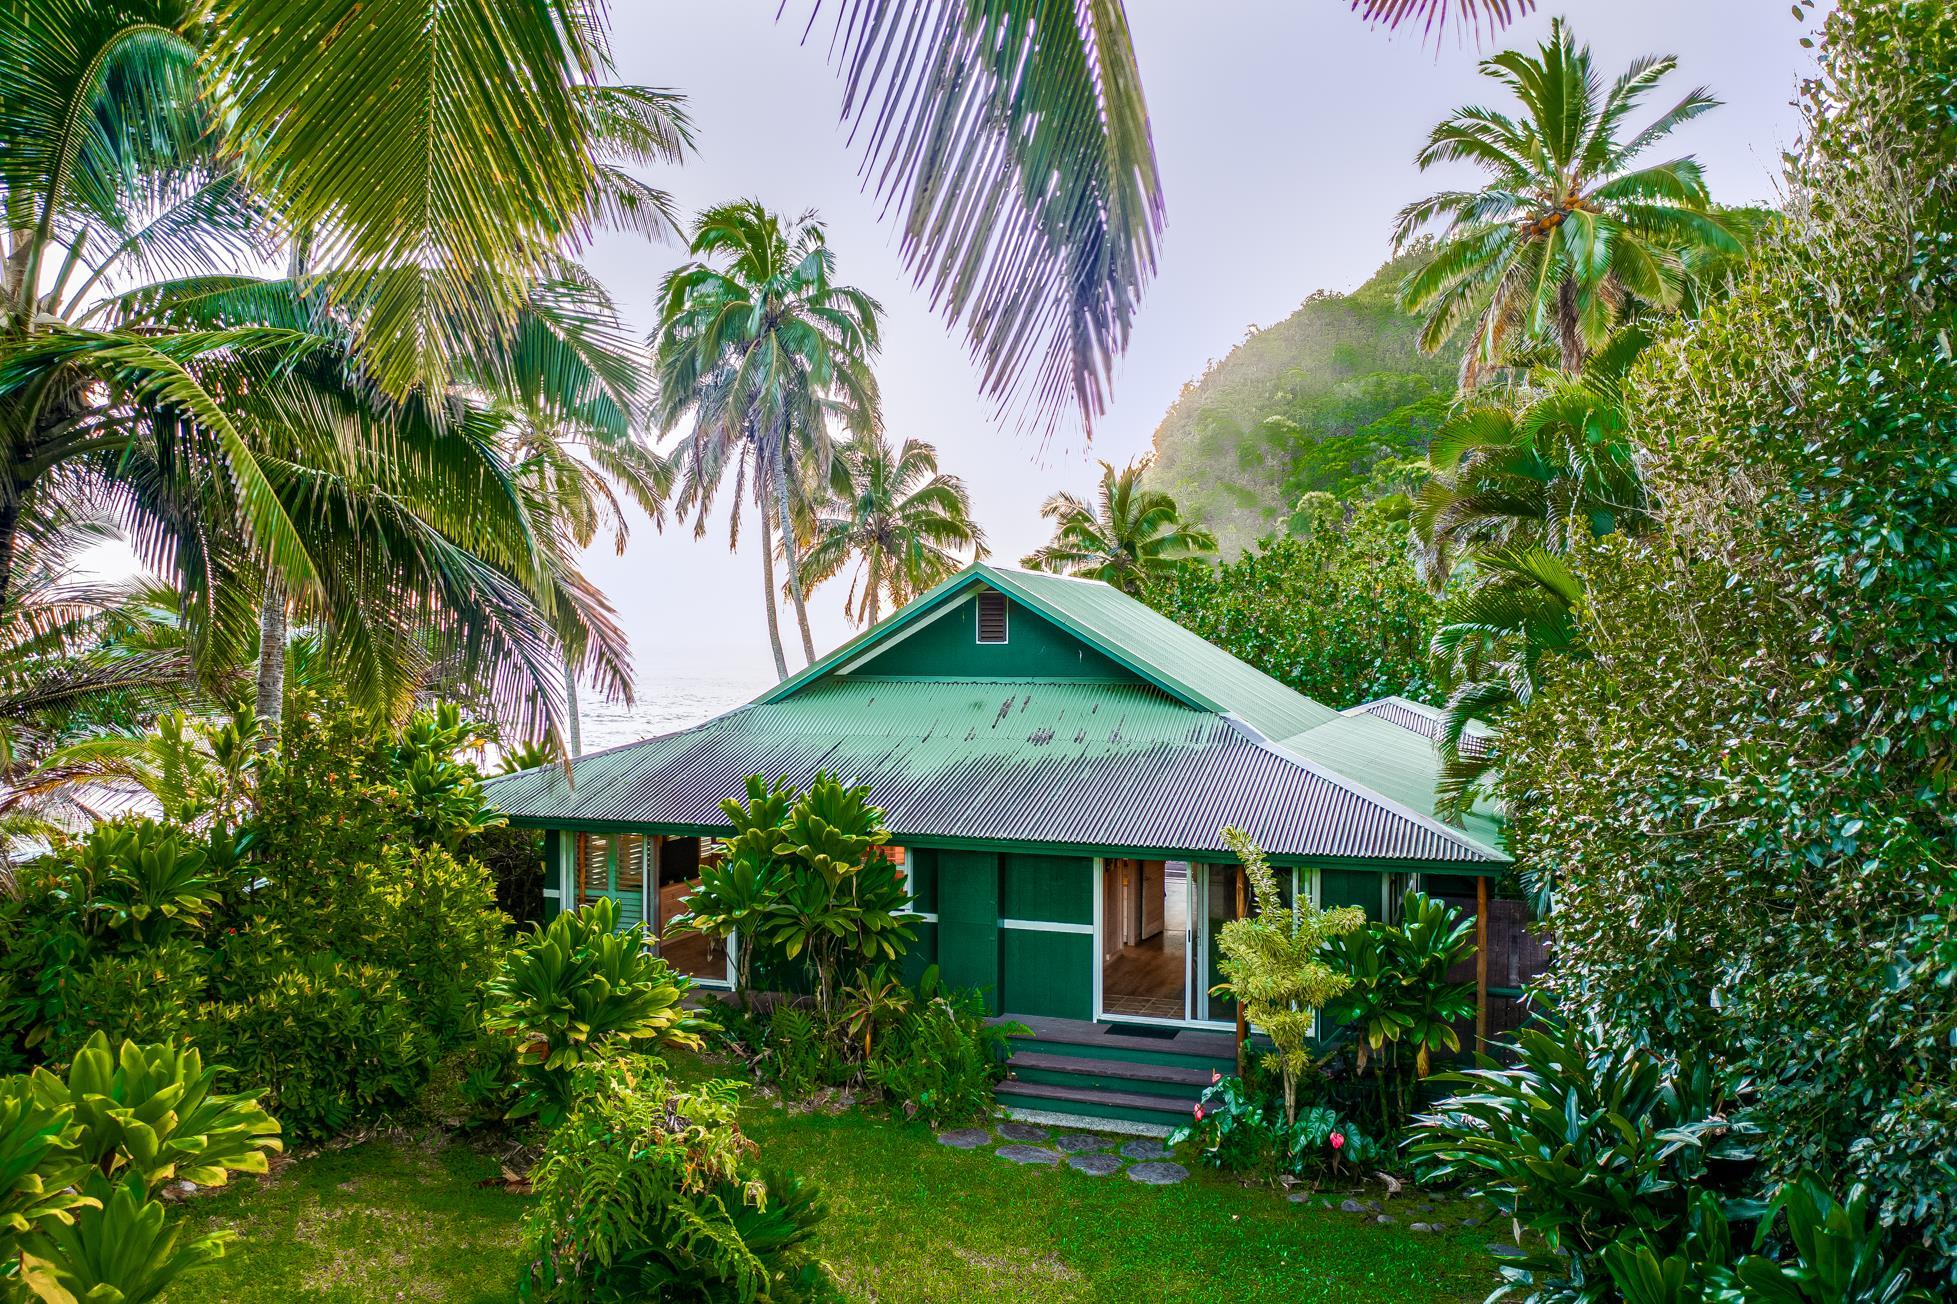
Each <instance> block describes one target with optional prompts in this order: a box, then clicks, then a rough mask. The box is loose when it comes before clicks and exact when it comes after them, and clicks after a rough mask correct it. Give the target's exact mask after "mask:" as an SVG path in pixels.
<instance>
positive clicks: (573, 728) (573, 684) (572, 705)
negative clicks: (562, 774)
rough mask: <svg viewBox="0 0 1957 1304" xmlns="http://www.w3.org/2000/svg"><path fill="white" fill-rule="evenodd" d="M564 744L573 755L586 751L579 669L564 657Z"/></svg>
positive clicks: (568, 658) (567, 657)
mask: <svg viewBox="0 0 1957 1304" xmlns="http://www.w3.org/2000/svg"><path fill="white" fill-rule="evenodd" d="M564 723H565V725H566V726H567V727H566V730H565V734H564V745H565V746H566V747H567V748H569V749H570V752H571V755H572V756H574V757H575V756H580V755H582V754H583V752H584V728H583V726H582V724H581V723H580V721H579V720H578V669H577V667H576V666H574V665H572V664H571V658H570V657H569V656H566V657H565V658H564Z"/></svg>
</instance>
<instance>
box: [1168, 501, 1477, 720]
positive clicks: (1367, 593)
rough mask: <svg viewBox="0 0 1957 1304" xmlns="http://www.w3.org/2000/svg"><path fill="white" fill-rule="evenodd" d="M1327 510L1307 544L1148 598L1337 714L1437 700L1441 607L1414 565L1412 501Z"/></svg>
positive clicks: (1252, 556) (1175, 579)
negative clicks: (1385, 700) (1435, 659)
mask: <svg viewBox="0 0 1957 1304" xmlns="http://www.w3.org/2000/svg"><path fill="white" fill-rule="evenodd" d="M1321 497H1322V496H1321ZM1324 506H1325V507H1326V508H1328V510H1327V511H1326V512H1325V513H1324V514H1323V515H1322V516H1321V517H1320V518H1318V519H1317V520H1315V521H1314V522H1313V524H1312V525H1311V526H1310V528H1309V530H1308V532H1306V533H1304V534H1302V535H1294V536H1291V537H1286V538H1276V539H1271V540H1268V541H1266V542H1265V543H1264V544H1262V545H1261V546H1260V547H1258V548H1256V549H1254V550H1251V551H1247V552H1245V553H1244V554H1243V555H1242V556H1241V557H1239V558H1237V559H1236V560H1234V561H1228V562H1224V563H1223V564H1222V565H1220V566H1217V567H1214V568H1208V567H1194V566H1191V567H1183V568H1181V569H1179V570H1178V571H1176V572H1175V573H1174V574H1171V575H1169V576H1167V577H1165V578H1163V579H1161V580H1159V581H1157V582H1156V583H1154V584H1151V585H1150V586H1149V588H1148V590H1147V591H1146V592H1145V593H1143V595H1142V597H1143V598H1144V600H1145V601H1147V602H1148V604H1149V605H1150V606H1152V607H1154V608H1155V609H1156V610H1157V611H1159V612H1161V613H1162V614H1163V615H1165V616H1167V617H1169V618H1170V619H1171V620H1173V621H1175V622H1176V623H1177V624H1179V625H1181V626H1183V627H1184V628H1185V629H1189V630H1192V631H1194V632H1195V633H1197V634H1200V635H1202V636H1203V637H1204V638H1206V639H1208V640H1209V641H1210V642H1212V643H1214V644H1216V645H1217V646H1218V647H1220V648H1223V649H1224V650H1225V651H1227V652H1229V653H1231V654H1232V655H1233V656H1236V657H1237V658H1239V659H1240V660H1243V661H1246V662H1248V663H1249V664H1251V665H1253V666H1256V667H1257V668H1258V669H1259V670H1262V671H1263V672H1264V673H1265V674H1267V675H1269V676H1271V677H1272V678H1273V679H1276V680H1278V681H1279V682H1280V683H1283V684H1285V685H1287V686H1289V687H1291V688H1295V689H1297V690H1298V691H1299V692H1301V693H1303V694H1305V696H1307V697H1311V698H1316V699H1317V700H1319V701H1321V702H1325V703H1327V704H1329V705H1332V706H1339V707H1344V706H1350V705H1353V704H1355V703H1358V702H1365V701H1370V700H1371V699H1373V698H1375V697H1382V696H1386V695H1388V694H1396V693H1397V694H1401V695H1404V696H1407V697H1412V698H1415V699H1426V698H1429V697H1431V696H1432V695H1433V693H1434V691H1435V686H1434V683H1433V680H1432V678H1431V677H1430V675H1429V671H1428V644H1429V642H1430V641H1431V640H1432V638H1433V634H1434V629H1435V621H1436V619H1437V613H1438V611H1439V603H1438V602H1437V601H1436V600H1435V598H1434V596H1433V595H1432V594H1431V593H1429V592H1428V590H1427V587H1426V586H1425V585H1424V584H1422V583H1421V581H1420V578H1419V576H1418V575H1416V574H1415V572H1414V568H1413V565H1412V563H1411V562H1410V561H1409V560H1408V558H1407V522H1406V507H1405V503H1404V501H1399V502H1396V501H1394V500H1391V499H1386V500H1380V501H1375V502H1366V503H1363V504H1362V505H1360V506H1358V507H1357V508H1356V509H1354V510H1353V511H1351V513H1350V514H1349V515H1348V514H1347V513H1346V511H1345V509H1344V508H1342V507H1340V506H1338V505H1337V504H1334V503H1330V502H1329V500H1326V501H1325V502H1324Z"/></svg>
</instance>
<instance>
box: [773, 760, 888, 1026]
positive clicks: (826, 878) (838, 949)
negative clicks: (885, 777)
mask: <svg viewBox="0 0 1957 1304" xmlns="http://www.w3.org/2000/svg"><path fill="white" fill-rule="evenodd" d="M780 837H781V840H780V842H779V843H777V844H776V846H775V855H776V856H777V857H778V858H779V864H780V866H781V878H780V881H779V882H778V884H777V886H776V890H775V893H774V896H773V898H772V900H771V901H770V903H769V905H768V910H767V917H766V920H765V922H764V923H763V925H762V927H761V930H760V936H761V939H762V940H763V941H765V942H767V943H768V944H769V945H770V946H773V947H775V948H778V949H779V951H780V953H781V955H782V957H783V958H784V959H787V960H794V959H796V958H797V957H799V956H801V955H803V954H804V953H806V954H807V956H808V961H809V965H810V967H811V968H812V969H814V971H815V982H816V1002H817V1004H818V1005H819V1006H820V1007H821V1009H822V1011H823V1013H824V1014H825V1015H827V1014H830V1013H832V1012H833V1010H834V1008H835V994H836V979H837V975H838V974H839V973H840V972H842V970H843V969H844V968H845V967H849V968H861V967H865V966H870V965H878V964H885V963H889V962H892V961H895V960H898V959H900V958H901V957H902V956H903V953H904V951H905V950H906V949H907V948H908V947H909V946H910V944H911V942H912V941H913V940H914V939H915V934H914V933H913V931H912V929H911V920H912V916H910V915H909V914H906V913H904V911H905V907H906V906H907V905H908V904H909V901H910V894H909V892H907V891H906V890H905V888H904V884H903V880H902V879H901V878H900V877H899V876H898V872H897V867H896V866H895V865H893V864H892V863H891V862H890V861H889V859H888V858H886V857H885V856H884V855H883V854H882V853H881V852H880V851H878V850H876V848H879V847H881V846H882V845H883V844H884V843H886V842H888V841H889V840H890V834H889V832H888V831H887V830H886V829H885V828H884V827H883V812H882V811H881V810H879V809H878V808H877V807H875V806H872V805H870V803H869V788H868V787H867V786H862V785H858V786H856V787H845V786H844V785H843V784H842V783H841V782H839V781H838V780H837V779H836V778H835V777H834V776H832V775H827V774H818V775H816V777H815V782H814V783H813V784H811V785H810V787H809V790H808V792H807V793H805V794H804V795H803V796H802V797H801V799H800V800H798V801H797V802H796V803H795V805H794V806H793V807H792V808H791V809H790V810H789V812H788V818H787V819H786V820H785V821H784V822H783V824H782V826H781V830H780Z"/></svg>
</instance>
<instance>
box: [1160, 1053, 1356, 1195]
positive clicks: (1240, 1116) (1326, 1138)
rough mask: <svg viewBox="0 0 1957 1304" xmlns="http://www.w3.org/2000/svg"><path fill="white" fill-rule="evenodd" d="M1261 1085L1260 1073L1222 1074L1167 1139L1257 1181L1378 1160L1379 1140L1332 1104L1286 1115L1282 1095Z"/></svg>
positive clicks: (1332, 1173)
mask: <svg viewBox="0 0 1957 1304" xmlns="http://www.w3.org/2000/svg"><path fill="white" fill-rule="evenodd" d="M1261 1083H1262V1079H1260V1078H1259V1077H1258V1076H1257V1075H1253V1076H1252V1077H1251V1078H1250V1079H1249V1080H1246V1079H1245V1078H1240V1077H1235V1076H1231V1077H1227V1078H1226V1077H1218V1078H1217V1079H1216V1080H1215V1081H1213V1082H1211V1083H1210V1085H1209V1086H1208V1087H1206V1088H1205V1089H1204V1090H1203V1095H1202V1099H1200V1100H1198V1101H1197V1102H1196V1107H1195V1109H1194V1111H1193V1115H1192V1117H1191V1120H1190V1121H1189V1122H1188V1123H1185V1124H1183V1125H1182V1126H1181V1127H1179V1128H1177V1129H1176V1130H1175V1131H1174V1132H1172V1133H1170V1134H1169V1138H1168V1144H1169V1145H1172V1146H1179V1145H1182V1144H1183V1143H1184V1142H1187V1141H1194V1142H1195V1143H1196V1144H1197V1146H1198V1147H1199V1148H1198V1151H1197V1153H1198V1155H1200V1156H1201V1158H1202V1161H1203V1164H1204V1165H1205V1166H1206V1167H1209V1168H1216V1169H1220V1170H1222V1171H1224V1172H1228V1173H1233V1174H1235V1175H1237V1176H1238V1177H1241V1178H1246V1179H1249V1180H1252V1181H1270V1180H1273V1179H1276V1180H1279V1181H1282V1180H1284V1178H1285V1177H1286V1176H1289V1177H1313V1178H1325V1177H1333V1178H1336V1177H1338V1176H1340V1175H1341V1174H1347V1173H1351V1174H1356V1173H1359V1172H1361V1171H1363V1170H1362V1169H1361V1168H1360V1167H1359V1166H1360V1165H1362V1164H1372V1163H1378V1162H1380V1159H1381V1154H1380V1146H1379V1145H1378V1143H1377V1142H1375V1141H1374V1140H1373V1139H1372V1138H1370V1137H1368V1136H1367V1135H1366V1134H1365V1133H1364V1132H1363V1131H1361V1130H1360V1127H1359V1125H1358V1124H1357V1123H1355V1122H1354V1121H1353V1120H1352V1119H1350V1118H1346V1117H1344V1116H1342V1115H1341V1114H1340V1113H1339V1111H1338V1110H1337V1109H1335V1108H1334V1107H1333V1106H1331V1105H1327V1104H1312V1105H1308V1106H1306V1107H1305V1108H1303V1109H1298V1110H1294V1111H1293V1116H1290V1117H1287V1115H1286V1113H1285V1108H1284V1103H1283V1101H1282V1100H1281V1099H1280V1098H1279V1096H1278V1094H1277V1093H1274V1092H1270V1091H1264V1090H1260V1089H1259V1088H1260V1086H1261ZM1348 1166H1349V1167H1348Z"/></svg>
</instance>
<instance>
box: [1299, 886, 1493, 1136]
mask: <svg viewBox="0 0 1957 1304" xmlns="http://www.w3.org/2000/svg"><path fill="white" fill-rule="evenodd" d="M1473 954H1474V921H1473V920H1471V919H1469V918H1468V917H1467V916H1466V914H1465V913H1464V912H1463V911H1460V910H1457V909H1455V908H1454V907H1452V906H1450V905H1448V904H1447V903H1446V902H1444V901H1441V900H1438V899H1436V898H1434V897H1430V896H1428V895H1426V894H1425V893H1423V892H1408V893H1407V894H1406V896H1405V897H1404V898H1403V899H1402V901H1401V903H1400V922H1398V923H1387V922H1385V921H1384V920H1369V921H1367V923H1366V925H1365V927H1363V928H1360V929H1357V930H1355V931H1353V932H1350V933H1345V934H1342V935H1340V936H1338V937H1334V938H1332V939H1331V941H1330V942H1329V943H1328V944H1327V948H1326V960H1327V963H1329V964H1330V965H1331V967H1332V969H1333V970H1334V971H1335V972H1337V973H1339V974H1340V975H1342V976H1343V977H1344V978H1345V979H1346V980H1347V985H1346V988H1345V990H1344V991H1343V992H1340V993H1339V994H1338V995H1337V996H1335V997H1333V998H1332V999H1331V1000H1330V1001H1328V1002H1327V1003H1326V1005H1325V1017H1326V1019H1327V1021H1329V1022H1330V1023H1332V1024H1335V1025H1338V1026H1339V1028H1340V1029H1341V1030H1342V1031H1343V1032H1345V1033H1349V1034H1350V1036H1351V1041H1352V1046H1353V1058H1352V1070H1353V1074H1354V1076H1355V1078H1356V1079H1358V1080H1363V1079H1365V1078H1367V1077H1370V1078H1371V1079H1372V1082H1373V1091H1374V1097H1375V1102H1376V1109H1377V1111H1378V1112H1377V1114H1376V1115H1375V1116H1374V1117H1373V1123H1374V1125H1375V1126H1376V1127H1377V1128H1378V1129H1379V1131H1380V1133H1381V1134H1382V1135H1393V1134H1395V1133H1397V1132H1398V1131H1399V1130H1400V1128H1402V1127H1403V1126H1405V1124H1406V1121H1407V1118H1408V1116H1409V1114H1410V1113H1411V1110H1412V1098H1413V1094H1414V1092H1415V1091H1416V1090H1417V1088H1418V1085H1419V1082H1420V1080H1421V1079H1423V1078H1425V1077H1426V1076H1427V1075H1428V1073H1429V1072H1430V1071H1431V1069H1432V1056H1433V1053H1434V1052H1435V1051H1443V1052H1446V1053H1448V1054H1453V1053H1455V1052H1458V1051H1459V1050H1460V1049H1461V1038H1460V1034H1459V1033H1458V1032H1456V1031H1455V1024H1456V1023H1458V1022H1460V1021H1461V1020H1464V1019H1469V1018H1472V1017H1473V1016H1474V1012H1475V985H1474V983H1473V982H1472V981H1466V980H1464V981H1459V982H1451V981H1449V979H1448V971H1449V970H1451V969H1453V968H1454V966H1455V965H1457V964H1459V963H1461V962H1462V961H1463V960H1466V959H1467V958H1469V957H1470V956H1472V955H1473ZM1407 1048H1410V1049H1412V1051H1413V1055H1412V1057H1411V1059H1412V1062H1411V1063H1410V1064H1409V1063H1408V1062H1407V1061H1406V1060H1405V1059H1403V1058H1402V1056H1401V1052H1402V1050H1403V1049H1407ZM1369 1069H1370V1072H1368V1070H1369Z"/></svg>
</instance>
